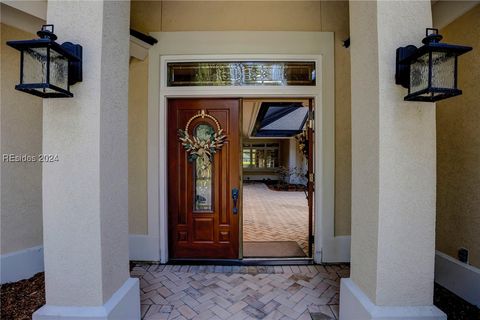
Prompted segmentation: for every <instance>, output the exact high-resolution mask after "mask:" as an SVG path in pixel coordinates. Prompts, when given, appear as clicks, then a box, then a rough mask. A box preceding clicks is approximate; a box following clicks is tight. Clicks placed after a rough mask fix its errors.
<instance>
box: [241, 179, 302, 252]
mask: <svg viewBox="0 0 480 320" xmlns="http://www.w3.org/2000/svg"><path fill="white" fill-rule="evenodd" d="M243 240H244V241H296V242H297V243H298V245H299V246H300V247H301V248H302V249H303V251H304V252H305V254H308V203H307V199H306V198H305V193H303V192H301V191H300V192H290V191H272V190H270V189H268V187H267V186H266V185H265V184H263V183H245V184H244V185H243Z"/></svg>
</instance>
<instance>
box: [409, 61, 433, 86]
mask: <svg viewBox="0 0 480 320" xmlns="http://www.w3.org/2000/svg"><path fill="white" fill-rule="evenodd" d="M428 62H429V55H428V53H426V54H424V55H423V56H420V57H419V58H418V59H417V60H415V61H414V62H413V63H412V64H411V65H410V93H414V92H418V91H420V90H424V89H427V88H428V67H429V63H428Z"/></svg>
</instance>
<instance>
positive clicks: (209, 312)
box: [131, 264, 349, 320]
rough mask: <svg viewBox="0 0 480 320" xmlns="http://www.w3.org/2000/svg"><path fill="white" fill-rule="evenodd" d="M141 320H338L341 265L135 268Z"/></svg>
mask: <svg viewBox="0 0 480 320" xmlns="http://www.w3.org/2000/svg"><path fill="white" fill-rule="evenodd" d="M131 275H132V276H134V277H138V278H140V287H141V298H140V299H141V305H142V319H146V320H147V319H148V320H161V319H205V320H218V319H286V320H288V319H311V318H310V313H318V312H321V313H324V314H326V315H328V316H330V317H331V318H332V319H337V318H338V294H339V283H340V277H346V276H348V275H349V267H348V266H347V265H327V266H323V265H315V266H313V265H309V266H275V267H270V266H269V267H261V266H259V267H246V266H242V267H240V266H223V267H222V266H180V265H175V266H173V265H141V264H137V265H136V266H135V267H134V268H133V269H132V272H131Z"/></svg>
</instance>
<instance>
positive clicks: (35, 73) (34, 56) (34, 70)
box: [22, 47, 47, 84]
mask: <svg viewBox="0 0 480 320" xmlns="http://www.w3.org/2000/svg"><path fill="white" fill-rule="evenodd" d="M22 74H23V79H22V83H24V84H29V83H45V82H47V48H45V47H43V48H28V49H26V50H25V51H24V58H23V73H22Z"/></svg>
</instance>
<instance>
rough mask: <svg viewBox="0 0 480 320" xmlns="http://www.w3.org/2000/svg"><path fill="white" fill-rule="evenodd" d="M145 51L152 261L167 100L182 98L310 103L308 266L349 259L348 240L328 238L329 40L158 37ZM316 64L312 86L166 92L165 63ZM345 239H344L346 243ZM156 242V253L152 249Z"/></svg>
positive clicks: (163, 234)
mask: <svg viewBox="0 0 480 320" xmlns="http://www.w3.org/2000/svg"><path fill="white" fill-rule="evenodd" d="M151 35H152V36H153V37H155V38H157V39H158V40H159V42H158V43H157V44H156V45H155V46H154V47H153V48H152V49H150V51H149V79H148V91H149V93H148V97H149V98H148V237H151V239H154V241H153V244H154V245H153V247H152V254H151V255H152V258H153V259H152V260H160V261H161V262H162V263H165V262H167V261H168V221H167V216H168V203H167V202H168V190H167V159H168V157H167V148H166V147H167V117H166V115H167V110H166V108H167V103H166V102H167V99H168V98H182V97H241V98H248V97H262V98H272V97H274V98H281V97H313V98H314V99H315V101H316V105H315V110H316V117H315V128H316V130H315V147H316V152H315V181H316V192H315V199H314V203H315V206H314V209H315V210H314V215H315V226H314V228H315V252H314V260H315V261H316V262H318V263H320V262H340V261H349V259H350V241H349V239H350V237H335V236H334V170H335V154H334V152H335V148H334V141H335V138H334V128H335V124H334V121H335V113H334V94H335V90H334V69H333V68H334V67H333V65H334V49H333V48H334V42H333V39H334V37H333V33H330V32H161V33H152V34H151ZM209 60H210V61H233V60H237V61H244V60H250V61H252V60H255V61H262V60H263V61H276V60H277V61H280V60H283V61H287V60H288V61H295V60H300V61H302V60H303V61H304V60H308V61H315V62H316V69H317V84H316V86H309V87H301V86H291V87H267V86H263V87H262V86H258V87H253V86H252V87H233V86H225V87H193V88H192V87H167V85H166V72H165V70H166V63H167V62H169V61H209ZM347 238H348V239H347ZM156 244H158V247H157V246H156Z"/></svg>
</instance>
